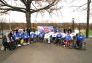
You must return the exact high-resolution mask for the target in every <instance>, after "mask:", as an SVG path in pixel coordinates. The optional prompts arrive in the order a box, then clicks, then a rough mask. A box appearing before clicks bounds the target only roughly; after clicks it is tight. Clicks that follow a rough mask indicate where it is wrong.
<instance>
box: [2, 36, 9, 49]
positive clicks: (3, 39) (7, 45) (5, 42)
mask: <svg viewBox="0 0 92 63" xmlns="http://www.w3.org/2000/svg"><path fill="white" fill-rule="evenodd" d="M2 44H3V46H4V50H5V51H6V49H9V50H10V46H9V43H8V42H7V37H6V36H5V35H4V36H3V38H2Z"/></svg>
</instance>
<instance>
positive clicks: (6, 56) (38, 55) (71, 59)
mask: <svg viewBox="0 0 92 63" xmlns="http://www.w3.org/2000/svg"><path fill="white" fill-rule="evenodd" d="M91 41H92V39H88V40H87V41H86V42H87V49H86V50H76V49H69V48H64V47H61V46H57V45H54V44H46V43H33V44H31V45H27V46H22V47H20V48H18V49H16V50H14V51H6V52H5V51H0V63H92V42H91Z"/></svg>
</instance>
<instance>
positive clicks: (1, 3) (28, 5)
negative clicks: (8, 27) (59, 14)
mask: <svg viewBox="0 0 92 63" xmlns="http://www.w3.org/2000/svg"><path fill="white" fill-rule="evenodd" d="M9 1H13V2H14V1H18V3H17V4H19V2H21V4H22V6H21V5H20V6H16V5H11V4H10V3H9ZM39 1H40V2H41V3H38V2H39ZM58 1H59V0H46V1H45V0H0V11H1V13H6V12H8V11H18V12H22V13H25V16H26V22H27V28H31V19H30V17H31V14H32V13H35V12H39V11H42V10H46V11H47V9H50V8H51V7H53V6H54V5H55V4H56V3H57V2H58ZM33 2H35V3H33ZM44 2H45V3H47V5H45V6H43V5H42V4H43V3H44ZM36 4H38V5H40V7H39V8H38V7H37V6H36ZM32 6H33V7H34V8H32ZM51 10H52V9H51ZM50 12H51V11H50Z"/></svg>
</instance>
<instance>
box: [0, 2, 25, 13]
mask: <svg viewBox="0 0 92 63" xmlns="http://www.w3.org/2000/svg"><path fill="white" fill-rule="evenodd" d="M0 2H1V3H2V5H3V6H5V7H9V8H11V9H15V10H16V11H20V12H24V13H25V8H20V7H15V6H12V5H9V4H8V3H7V2H6V1H5V0H0ZM0 5H1V4H0Z"/></svg>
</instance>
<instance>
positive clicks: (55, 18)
mask: <svg viewBox="0 0 92 63" xmlns="http://www.w3.org/2000/svg"><path fill="white" fill-rule="evenodd" d="M71 2H72V3H71ZM86 2H87V0H62V1H60V2H59V3H58V4H57V6H58V7H61V9H60V10H58V11H53V13H52V14H51V15H49V13H48V12H46V11H44V14H43V15H42V14H41V13H40V12H38V13H33V14H32V15H31V22H32V23H72V18H74V21H75V23H86V21H87V19H86V16H87V15H86V14H87V11H86V10H83V9H85V8H86V7H87V5H84V6H83V7H80V8H79V7H77V6H81V5H83V4H85V3H86ZM10 3H11V2H9V4H10ZM33 3H34V2H33ZM43 4H44V3H43ZM76 4H77V5H76ZM12 5H16V4H14V2H13V3H12ZM90 7H92V4H91V6H90ZM90 12H92V11H90ZM0 19H3V20H4V21H5V22H8V23H9V22H17V23H21V22H23V23H25V22H26V19H25V14H24V13H21V12H15V11H13V12H9V14H7V15H2V16H0ZM90 23H92V15H91V16H90Z"/></svg>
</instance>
